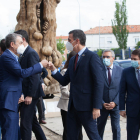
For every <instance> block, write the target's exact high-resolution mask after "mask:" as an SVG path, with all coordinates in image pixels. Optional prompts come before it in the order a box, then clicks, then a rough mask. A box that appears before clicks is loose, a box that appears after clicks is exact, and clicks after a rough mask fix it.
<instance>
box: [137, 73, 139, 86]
mask: <svg viewBox="0 0 140 140" xmlns="http://www.w3.org/2000/svg"><path fill="white" fill-rule="evenodd" d="M137 73H138V83H139V87H140V73H139V70H137Z"/></svg>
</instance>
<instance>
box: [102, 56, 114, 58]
mask: <svg viewBox="0 0 140 140" xmlns="http://www.w3.org/2000/svg"><path fill="white" fill-rule="evenodd" d="M102 57H103V58H110V57H112V56H102Z"/></svg>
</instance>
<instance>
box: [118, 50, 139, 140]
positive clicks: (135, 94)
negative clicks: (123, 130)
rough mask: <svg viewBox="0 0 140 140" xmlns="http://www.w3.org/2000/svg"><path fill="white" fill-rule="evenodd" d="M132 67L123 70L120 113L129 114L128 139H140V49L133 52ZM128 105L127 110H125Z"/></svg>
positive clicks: (123, 115)
mask: <svg viewBox="0 0 140 140" xmlns="http://www.w3.org/2000/svg"><path fill="white" fill-rule="evenodd" d="M131 64H132V67H129V68H126V69H124V70H123V73H122V78H121V83H120V100H119V101H120V103H119V104H120V115H121V116H122V117H126V116H127V140H138V136H139V130H140V50H139V49H138V50H134V51H133V52H132V54H131ZM125 106H126V111H125Z"/></svg>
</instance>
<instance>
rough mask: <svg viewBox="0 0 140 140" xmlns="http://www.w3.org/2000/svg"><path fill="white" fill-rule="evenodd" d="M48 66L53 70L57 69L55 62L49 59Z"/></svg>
mask: <svg viewBox="0 0 140 140" xmlns="http://www.w3.org/2000/svg"><path fill="white" fill-rule="evenodd" d="M47 68H48V69H49V70H51V71H54V70H55V69H56V67H55V66H54V64H53V63H52V62H51V61H49V63H48V65H47Z"/></svg>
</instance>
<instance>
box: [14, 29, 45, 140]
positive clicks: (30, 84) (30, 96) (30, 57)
mask: <svg viewBox="0 0 140 140" xmlns="http://www.w3.org/2000/svg"><path fill="white" fill-rule="evenodd" d="M15 33H17V34H20V35H22V39H23V45H24V46H21V47H20V49H19V51H20V54H21V56H20V59H19V63H20V65H21V67H22V68H28V67H31V66H33V65H34V64H36V63H38V62H39V56H38V54H37V52H36V51H35V50H34V49H32V48H31V47H30V46H29V44H28V42H29V37H28V34H27V32H26V31H25V30H18V31H16V32H15ZM41 84H42V82H41V79H40V74H36V75H32V76H30V77H27V78H24V79H23V82H22V91H23V94H24V96H25V101H24V103H22V105H21V108H20V116H21V122H20V130H21V139H22V140H31V132H32V131H33V132H34V133H35V136H36V139H38V140H46V137H45V134H44V132H43V130H42V128H41V127H40V124H39V123H38V121H37V117H36V110H35V106H36V104H37V102H38V100H39V98H40V97H41V96H45V95H44V92H43V89H42V85H41ZM29 112H30V113H29Z"/></svg>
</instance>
